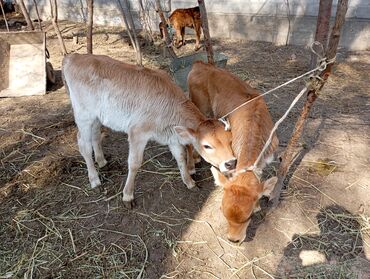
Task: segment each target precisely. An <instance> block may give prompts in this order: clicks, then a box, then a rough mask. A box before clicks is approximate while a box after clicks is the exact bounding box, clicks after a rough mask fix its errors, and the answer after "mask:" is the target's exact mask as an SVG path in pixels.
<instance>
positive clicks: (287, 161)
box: [271, 0, 348, 207]
mask: <svg viewBox="0 0 370 279" xmlns="http://www.w3.org/2000/svg"><path fill="white" fill-rule="evenodd" d="M347 9H348V0H339V1H338V6H337V14H336V16H335V23H334V26H333V29H332V31H331V35H330V40H329V46H328V50H327V52H326V58H327V59H329V60H330V59H333V58H334V57H335V55H336V53H337V49H338V44H339V38H340V33H341V30H342V27H343V24H344V21H345V17H346V13H347ZM332 68H333V64H329V65H328V66H327V68H326V69H325V71H323V73H322V74H321V76H320V77H321V78H322V80H320V81H319V84H318V86H317V87H316V88H314V89H312V90H310V91H309V92H308V93H307V100H306V102H305V104H304V107H303V110H302V112H301V114H300V116H299V118H298V120H297V122H296V125H295V127H294V131H293V134H292V137H291V139H290V141H289V143H288V146H287V148H286V150H285V152H284V154H283V156H282V161H281V164H280V166H279V170H278V181H277V183H276V186H275V189H274V190H273V192H272V194H271V199H272V206H273V207H276V206H277V205H278V203H279V197H280V193H281V189H282V188H283V184H284V180H285V178H286V175H287V173H288V171H289V168H290V166H291V165H292V163H293V160H294V157H295V155H296V154H297V153H296V152H294V149H296V148H297V141H298V140H299V138H300V137H301V134H302V131H303V127H304V124H305V121H306V119H307V117H308V114H309V112H310V110H311V108H312V105H313V103H314V102H315V100H316V98H317V94H318V92H319V91H320V90H321V89H322V87H323V86H324V85H325V83H326V81H327V79H328V77H329V75H330V74H331V71H332Z"/></svg>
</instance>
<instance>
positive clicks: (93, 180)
mask: <svg viewBox="0 0 370 279" xmlns="http://www.w3.org/2000/svg"><path fill="white" fill-rule="evenodd" d="M89 181H90V187H91V189H94V188H96V187H99V186H100V185H101V182H100V179H99V177H98V176H96V177H91V178H89Z"/></svg>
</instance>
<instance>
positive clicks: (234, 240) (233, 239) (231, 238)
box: [227, 236, 239, 243]
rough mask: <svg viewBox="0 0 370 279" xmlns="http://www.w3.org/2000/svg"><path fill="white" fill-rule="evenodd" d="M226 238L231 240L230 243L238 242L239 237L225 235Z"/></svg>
mask: <svg viewBox="0 0 370 279" xmlns="http://www.w3.org/2000/svg"><path fill="white" fill-rule="evenodd" d="M227 239H228V240H229V241H230V242H232V243H238V242H239V239H235V238H233V237H230V236H227Z"/></svg>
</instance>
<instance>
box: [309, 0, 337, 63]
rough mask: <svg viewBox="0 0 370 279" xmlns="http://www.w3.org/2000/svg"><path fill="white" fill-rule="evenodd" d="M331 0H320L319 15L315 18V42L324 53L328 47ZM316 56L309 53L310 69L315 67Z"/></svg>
mask: <svg viewBox="0 0 370 279" xmlns="http://www.w3.org/2000/svg"><path fill="white" fill-rule="evenodd" d="M332 3H333V0H320V6H319V14H318V16H317V24H316V34H315V41H317V42H320V43H321V44H322V45H323V47H324V53H325V52H326V47H327V45H328V34H329V25H330V16H331V6H332ZM316 63H317V56H316V55H315V54H314V53H311V63H310V68H311V69H313V68H315V67H316Z"/></svg>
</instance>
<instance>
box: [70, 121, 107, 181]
mask: <svg viewBox="0 0 370 279" xmlns="http://www.w3.org/2000/svg"><path fill="white" fill-rule="evenodd" d="M76 123H77V126H78V134H77V142H78V147H79V150H80V153H81V155H82V157H83V158H84V160H85V162H86V166H87V173H88V175H89V181H90V186H91V188H95V187H97V186H100V185H101V182H100V179H99V175H98V172H97V171H96V169H95V166H94V161H93V157H92V151H93V147H92V125H93V121H83V120H77V119H76Z"/></svg>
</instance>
